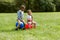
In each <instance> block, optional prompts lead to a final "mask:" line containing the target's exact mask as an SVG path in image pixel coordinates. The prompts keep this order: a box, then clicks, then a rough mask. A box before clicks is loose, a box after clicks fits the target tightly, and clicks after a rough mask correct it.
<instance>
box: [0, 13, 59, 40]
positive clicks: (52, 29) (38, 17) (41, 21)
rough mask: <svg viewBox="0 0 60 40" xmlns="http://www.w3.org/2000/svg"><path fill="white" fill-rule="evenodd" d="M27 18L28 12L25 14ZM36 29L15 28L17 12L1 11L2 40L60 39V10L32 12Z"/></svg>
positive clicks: (0, 28) (0, 27)
mask: <svg viewBox="0 0 60 40" xmlns="http://www.w3.org/2000/svg"><path fill="white" fill-rule="evenodd" d="M24 15H25V16H24V19H25V20H26V15H27V14H26V13H25V14H24ZM32 15H33V17H34V20H35V21H36V23H37V27H36V29H34V28H33V29H28V30H18V31H16V30H14V29H15V23H16V19H17V14H16V13H0V40H60V12H44V13H42V12H41V13H40V12H36V13H33V14H32Z"/></svg>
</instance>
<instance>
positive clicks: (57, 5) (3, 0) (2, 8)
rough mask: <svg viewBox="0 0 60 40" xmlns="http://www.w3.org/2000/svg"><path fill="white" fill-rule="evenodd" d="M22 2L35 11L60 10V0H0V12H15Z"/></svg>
mask: <svg viewBox="0 0 60 40" xmlns="http://www.w3.org/2000/svg"><path fill="white" fill-rule="evenodd" d="M22 4H24V5H26V10H27V9H31V10H32V11H33V12H59V11H60V0H0V13H5V12H6V13H14V12H16V11H17V10H18V9H19V7H20V5H22ZM26 10H25V11H26Z"/></svg>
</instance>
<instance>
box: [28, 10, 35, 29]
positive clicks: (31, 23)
mask: <svg viewBox="0 0 60 40" xmlns="http://www.w3.org/2000/svg"><path fill="white" fill-rule="evenodd" d="M27 14H28V15H27V23H28V24H30V25H32V27H34V28H36V22H34V21H33V16H32V11H31V10H28V11H27Z"/></svg>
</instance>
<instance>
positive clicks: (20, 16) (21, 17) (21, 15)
mask: <svg viewBox="0 0 60 40" xmlns="http://www.w3.org/2000/svg"><path fill="white" fill-rule="evenodd" d="M17 16H18V17H17V18H18V19H19V20H22V19H23V16H24V12H23V11H21V10H19V11H17Z"/></svg>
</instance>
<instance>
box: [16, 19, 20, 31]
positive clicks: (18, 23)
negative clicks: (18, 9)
mask: <svg viewBox="0 0 60 40" xmlns="http://www.w3.org/2000/svg"><path fill="white" fill-rule="evenodd" d="M19 27H20V20H18V26H17V27H16V30H18V29H19Z"/></svg>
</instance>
